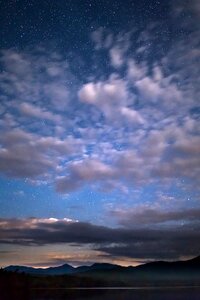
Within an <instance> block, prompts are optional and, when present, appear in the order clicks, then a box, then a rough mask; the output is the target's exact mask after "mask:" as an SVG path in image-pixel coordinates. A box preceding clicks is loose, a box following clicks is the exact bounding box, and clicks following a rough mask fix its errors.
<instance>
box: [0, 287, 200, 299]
mask: <svg viewBox="0 0 200 300" xmlns="http://www.w3.org/2000/svg"><path fill="white" fill-rule="evenodd" d="M0 299H2V300H61V299H67V300H100V299H101V300H102V299H104V300H142V299H145V300H191V299H192V300H199V299H200V288H198V287H195V288H194V287H192V288H189V287H187V288H180V287H177V288H166V287H165V288H141V289H137V288H134V289H126V288H124V289H118V288H112V289H105V288H104V289H77V290H76V289H74V290H69V289H43V290H42V289H41V290H29V291H26V292H25V291H24V292H23V291H21V292H20V291H17V290H16V291H12V292H11V291H9V292H8V293H7V295H6V294H4V295H1V297H0Z"/></svg>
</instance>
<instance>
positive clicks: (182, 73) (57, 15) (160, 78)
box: [0, 0, 200, 266]
mask: <svg viewBox="0 0 200 300" xmlns="http://www.w3.org/2000/svg"><path fill="white" fill-rule="evenodd" d="M1 15H2V17H1V18H0V19H1V21H0V22H1V24H0V25H1V28H3V30H2V31H1V36H0V40H1V44H0V69H1V74H0V116H1V118H0V218H1V221H0V228H1V233H2V238H1V245H2V249H3V250H2V253H3V258H2V260H1V262H0V263H1V265H6V264H10V263H21V264H22V263H23V264H29V265H42V266H48V265H52V264H56V263H58V262H64V261H68V262H71V263H72V264H75V265H76V264H83V263H91V262H93V261H111V262H112V261H114V262H117V263H120V264H135V263H137V262H140V261H145V260H149V259H157V258H159V259H177V258H185V257H191V256H194V255H197V254H199V250H200V249H199V245H198V244H197V243H196V239H197V238H198V237H199V236H198V232H199V225H200V224H199V216H200V207H199V167H200V165H199V149H200V139H199V130H200V127H199V112H200V108H199V95H200V89H199V86H200V85H199V70H200V68H199V66H200V65H199V58H200V39H199V36H200V35H199V34H200V27H199V17H200V5H199V2H198V1H197V0H192V1H190V2H188V1H167V2H166V1H153V0H152V1H147V0H143V1H126V3H124V2H122V1H120V0H118V1H112V3H109V1H92V2H91V1H67V3H66V1H59V3H58V2H57V1H44V2H42V3H40V4H39V3H38V2H37V1H7V2H6V3H4V4H3V10H2V12H1ZM77 223H78V225H77ZM5 224H6V225H5ZM45 226H46V227H45ZM57 226H60V227H59V228H60V229H59V230H60V231H59V230H58V239H57V242H56V241H55V239H54V237H51V236H49V232H50V231H51V230H54V229H52V228H54V227H55V228H57ZM71 227H72V228H74V229H73V230H75V231H74V237H73V236H71V235H70V236H68V235H67V233H66V232H68V228H71ZM79 227H80V228H85V230H86V231H85V233H84V234H85V235H86V236H87V234H88V237H87V239H86V238H85V237H84V234H83V232H82V231H81V229H80V228H79ZM45 228H46V229H47V232H46V231H45V230H46V229H45ZM102 228H104V229H102ZM37 230H44V233H43V234H44V237H43V239H41V237H40V236H37V234H36V232H37ZM87 230H88V232H87ZM112 230H114V231H115V234H114V236H116V239H111V240H110V242H109V239H108V237H107V235H108V236H109V235H110V232H112ZM123 230H125V233H124V234H125V236H126V235H127V237H128V236H129V238H127V239H125V241H124V239H123V238H122V236H123V235H122V232H123ZM148 230H150V232H149V231H148ZM156 230H157V231H158V230H159V232H161V233H162V234H164V235H165V234H166V240H164V241H162V243H161V246H160V247H161V250H160V254H159V251H158V249H157V247H158V246H156V245H154V244H150V245H149V244H148V238H147V234H148V235H149V234H150V236H151V235H152V240H156V239H158V240H159V238H160V235H158V236H157V235H156V237H155V232H157V231H156ZM26 231H28V233H27V232H26ZM32 231H34V232H32ZM35 231H36V232H35ZM76 231H78V232H79V235H80V241H78V240H77V239H76V238H75V237H76V235H77V234H78V233H77V232H76ZM93 231H96V235H97V236H98V234H99V240H100V242H97V241H96V240H95V238H94V237H93V235H92V234H91V232H93ZM138 231H140V232H141V237H140V238H139V240H140V239H142V242H141V244H140V246H138V243H139V240H138ZM182 231H183V232H185V236H184V234H183V237H182V239H181V238H180V240H179V237H178V235H179V234H178V233H177V237H176V234H174V233H176V232H179V233H180V232H182ZM194 233H195V234H194ZM59 234H60V238H59ZM63 234H64V235H65V238H64V239H63ZM134 234H135V236H134V238H133V235H134ZM104 235H105V236H104ZM120 237H121V239H120ZM167 237H168V238H167ZM169 237H171V238H170V242H169ZM86 240H87V242H86ZM75 242H76V243H77V244H78V246H74V245H73V243H75ZM152 243H153V242H152ZM182 243H183V244H184V245H185V244H188V243H190V245H191V247H189V248H188V247H186V249H185V250H183V244H182ZM13 247H14V248H15V252H16V253H18V254H17V259H14V260H13V250H12V251H11V248H13ZM146 247H149V249H150V250H149V253H148V252H147V251H146V250H145V249H146ZM32 248H33V249H35V250H34V251H35V255H34V256H33V258H30V257H29V255H28V254H27V253H28V251H29V250H30V249H32ZM54 248H55V249H56V250H54V251H53V250H52V249H54ZM154 248H155V251H154V254H153V249H154ZM28 249H29V250H28ZM44 249H45V251H46V252H47V253H51V255H50V254H49V256H48V255H47V256H46V257H44ZM72 249H73V250H72ZM46 252H45V253H46ZM87 252H88V253H89V254H87ZM20 253H22V255H20ZM52 253H53V254H52ZM74 253H76V254H77V257H79V259H77V258H76V257H75V254H74ZM139 253H140V254H139ZM24 257H26V259H25V258H24Z"/></svg>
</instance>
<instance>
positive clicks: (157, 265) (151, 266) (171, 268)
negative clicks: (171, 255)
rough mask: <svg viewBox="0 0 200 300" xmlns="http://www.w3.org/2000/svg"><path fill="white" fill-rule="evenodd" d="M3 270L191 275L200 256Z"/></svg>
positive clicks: (197, 267) (198, 267)
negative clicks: (130, 263) (127, 264)
mask: <svg viewBox="0 0 200 300" xmlns="http://www.w3.org/2000/svg"><path fill="white" fill-rule="evenodd" d="M4 270H6V271H11V272H18V273H25V274H31V275H68V274H84V273H85V274H87V275H88V274H90V273H93V274H95V273H96V274H98V273H99V274H101V273H107V274H108V275H109V273H115V274H117V273H122V274H123V273H124V274H129V275H130V274H133V275H135V276H140V275H141V274H152V273H153V274H159V275H161V274H165V275H168V274H171V275H173V274H174V275H175V274H176V275H177V274H179V275H180V274H182V275H185V274H186V273H187V274H189V273H190V276H192V275H193V274H196V273H198V274H200V256H198V257H195V258H193V259H190V260H186V261H173V262H167V261H155V262H149V263H146V264H142V265H139V266H136V267H132V266H130V267H122V266H119V265H114V264H109V263H94V264H93V265H91V266H80V267H76V268H75V267H72V266H71V265H69V264H64V265H61V266H57V267H49V268H45V269H44V268H32V267H26V266H8V267H5V268H4Z"/></svg>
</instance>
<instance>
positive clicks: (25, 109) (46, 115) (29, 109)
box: [19, 103, 61, 123]
mask: <svg viewBox="0 0 200 300" xmlns="http://www.w3.org/2000/svg"><path fill="white" fill-rule="evenodd" d="M19 111H20V112H21V114H22V115H23V116H24V115H25V116H28V117H34V118H39V119H45V120H50V121H54V122H56V123H59V122H60V121H61V117H60V116H58V115H55V114H53V113H52V112H49V111H46V110H44V109H42V108H40V107H36V106H34V105H33V104H30V103H21V104H20V106H19Z"/></svg>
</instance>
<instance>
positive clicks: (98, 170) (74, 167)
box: [56, 159, 114, 192]
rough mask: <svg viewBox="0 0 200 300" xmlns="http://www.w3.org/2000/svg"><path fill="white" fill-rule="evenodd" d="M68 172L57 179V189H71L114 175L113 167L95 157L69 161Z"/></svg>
mask: <svg viewBox="0 0 200 300" xmlns="http://www.w3.org/2000/svg"><path fill="white" fill-rule="evenodd" d="M68 172H69V175H68V176H66V177H62V178H59V179H57V182H56V188H57V191H59V192H67V191H73V190H75V189H77V188H78V187H80V186H81V185H84V184H86V183H89V182H91V183H94V182H100V181H106V180H107V179H108V180H109V179H110V178H112V176H114V172H113V169H112V168H111V167H110V166H108V165H106V164H104V163H102V162H100V161H99V160H97V159H86V160H84V161H80V162H74V163H71V164H70V165H69V167H68Z"/></svg>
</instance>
